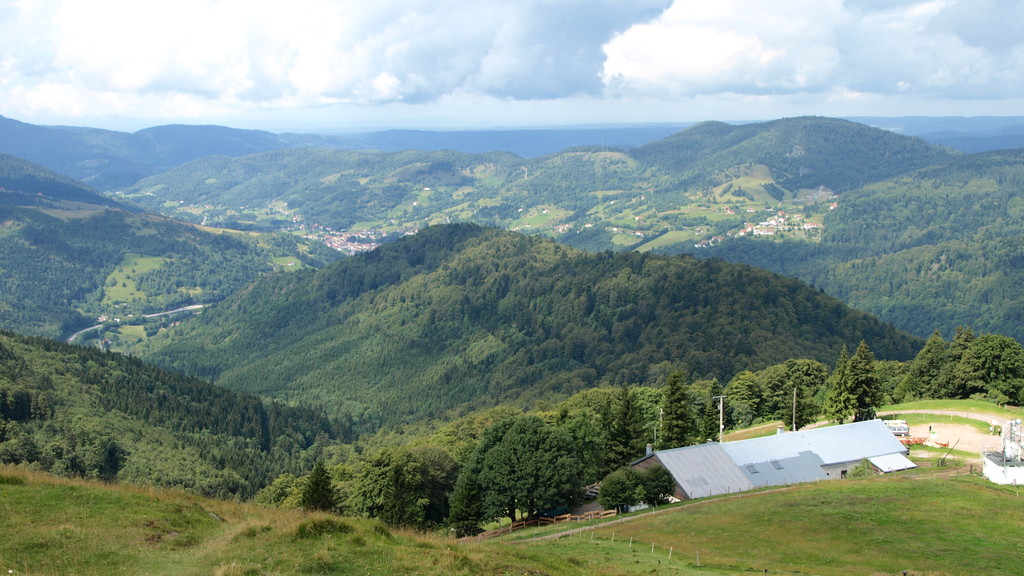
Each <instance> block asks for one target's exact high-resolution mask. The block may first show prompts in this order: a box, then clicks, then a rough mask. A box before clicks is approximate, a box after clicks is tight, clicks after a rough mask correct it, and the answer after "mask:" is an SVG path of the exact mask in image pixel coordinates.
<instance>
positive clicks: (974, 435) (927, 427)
mask: <svg viewBox="0 0 1024 576" xmlns="http://www.w3.org/2000/svg"><path fill="white" fill-rule="evenodd" d="M896 414H931V415H934V416H935V418H934V419H933V420H932V421H931V422H929V423H927V424H920V425H915V426H911V427H910V435H911V436H912V437H915V438H931V439H933V440H934V441H935V442H938V443H941V444H944V443H946V442H948V443H949V447H950V448H952V447H953V445H954V444H955V445H956V449H957V450H963V451H965V452H971V453H974V454H979V455H980V454H981V452H983V451H985V450H998V449H1000V447H1001V440H1000V439H999V436H997V435H989V434H985V433H982V432H979V431H978V430H977V429H976V428H974V427H973V426H968V425H966V424H954V423H952V422H950V419H951V418H950V417H952V416H959V417H961V418H970V419H972V420H978V421H981V422H984V423H985V424H987V425H988V424H991V423H992V422H993V421H995V422H996V423H997V425H1000V426H1005V425H1006V417H1005V416H996V415H994V414H981V413H978V412H955V411H946V410H900V411H894V412H879V413H878V415H879V416H889V415H896ZM930 432H934V436H932V435H931V434H930Z"/></svg>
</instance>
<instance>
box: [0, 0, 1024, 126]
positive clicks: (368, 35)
mask: <svg viewBox="0 0 1024 576" xmlns="http://www.w3.org/2000/svg"><path fill="white" fill-rule="evenodd" d="M1021 22H1024V1H1022V0H929V1H923V0H922V1H919V0H290V1H288V2H285V1H283V0H173V1H171V0H0V115H3V116H7V117H9V118H14V119H17V120H22V121H25V122H31V123H37V124H58V123H63V124H73V125H83V126H97V127H105V128H114V129H138V128H143V127H146V126H152V125H156V124H167V123H190V124H195V123H217V124H224V125H229V126H237V127H247V128H266V129H319V128H339V129H343V128H369V127H374V128H379V127H422V128H453V127H503V126H540V125H551V124H560V125H569V124H595V123H600V124H606V123H622V122H687V121H700V120H711V119H714V120H726V121H728V120H767V119H773V118H779V117H784V116H795V115H807V114H813V115H826V116H867V115H875V116H900V115H937V116H945V115H952V116H980V115H996V116H1000V115H1004V116H1005V115H1024V99H1022V98H1021V94H1022V93H1024V34H1021V33H1020V30H1021V28H1020V26H1021Z"/></svg>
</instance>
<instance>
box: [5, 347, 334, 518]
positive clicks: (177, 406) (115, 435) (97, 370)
mask: <svg viewBox="0 0 1024 576" xmlns="http://www.w3.org/2000/svg"><path fill="white" fill-rule="evenodd" d="M347 431H348V429H347V426H346V425H345V423H343V422H331V421H329V420H328V419H327V418H326V417H325V416H324V415H322V414H321V413H319V412H317V411H314V410H311V409H308V408H296V407H288V406H283V405H280V404H275V403H270V402H264V401H261V400H260V399H259V398H256V397H254V396H250V395H246V394H239V393H236V392H231V391H228V390H224V389H221V388H217V387H215V386H212V385H210V384H208V383H206V382H202V381H199V380H196V379H193V378H187V377H184V376H181V375H180V374H174V373H171V372H166V371H164V370H160V369H158V368H155V367H153V366H147V365H145V364H143V363H142V362H140V361H139V360H138V359H136V358H130V357H127V356H122V355H120V354H112V353H106V352H101V351H99V350H97V349H95V348H83V347H79V346H73V345H69V344H59V343H57V342H54V341H53V340H47V339H43V338H30V337H24V336H18V335H15V334H12V333H9V332H4V331H0V463H5V464H25V465H33V466H38V467H40V468H42V469H44V470H47V471H49V472H53V473H54V474H58V475H62V476H82V477H90V478H101V479H105V480H113V479H119V480H121V481H126V482H133V483H138V484H146V485H159V486H169V487H177V488H183V489H188V490H192V491H195V492H199V493H203V494H206V495H210V496H219V497H222V498H229V497H243V498H244V497H251V496H252V495H253V494H255V493H256V491H258V490H259V489H260V488H262V487H263V486H265V485H266V484H268V483H269V482H270V481H271V480H273V479H274V478H275V477H276V476H278V475H280V474H283V473H293V474H299V473H302V472H305V471H306V470H308V469H309V467H310V466H311V464H312V462H313V461H316V460H317V459H319V457H320V451H321V450H323V449H324V448H325V447H328V446H330V445H332V444H335V443H338V442H340V441H342V440H344V439H346V437H345V435H346V433H347Z"/></svg>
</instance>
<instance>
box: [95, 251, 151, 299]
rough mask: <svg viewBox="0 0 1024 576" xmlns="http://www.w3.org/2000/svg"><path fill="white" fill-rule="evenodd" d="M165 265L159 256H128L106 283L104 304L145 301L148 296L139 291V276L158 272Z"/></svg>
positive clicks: (108, 277)
mask: <svg viewBox="0 0 1024 576" xmlns="http://www.w3.org/2000/svg"><path fill="white" fill-rule="evenodd" d="M163 263H164V258H161V257H158V256H142V255H140V254H126V255H125V257H124V259H123V260H122V261H121V263H120V264H119V265H118V266H117V268H115V269H114V270H113V272H111V273H110V275H109V276H107V279H106V281H105V282H104V290H103V294H104V296H103V304H104V305H108V306H109V305H112V304H113V303H115V302H130V301H132V300H141V299H144V298H145V297H146V294H145V292H142V291H140V290H139V289H138V286H137V285H136V278H137V277H138V275H139V274H142V273H144V272H150V271H153V270H156V269H157V268H159V267H160V266H162V265H163Z"/></svg>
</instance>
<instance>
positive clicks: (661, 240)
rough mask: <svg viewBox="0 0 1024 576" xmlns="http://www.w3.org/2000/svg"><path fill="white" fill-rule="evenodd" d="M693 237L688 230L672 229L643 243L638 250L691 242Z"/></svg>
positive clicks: (647, 250)
mask: <svg viewBox="0 0 1024 576" xmlns="http://www.w3.org/2000/svg"><path fill="white" fill-rule="evenodd" d="M695 237H696V235H695V234H694V233H693V232H691V231H689V230H672V231H670V232H666V233H664V234H662V235H661V236H659V237H657V238H655V239H654V240H651V241H650V242H648V243H646V244H644V245H643V246H641V247H640V248H639V251H641V252H649V251H651V250H654V249H656V248H662V247H664V246H671V245H672V244H681V243H687V244H692V243H693V240H694V238H695Z"/></svg>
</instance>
